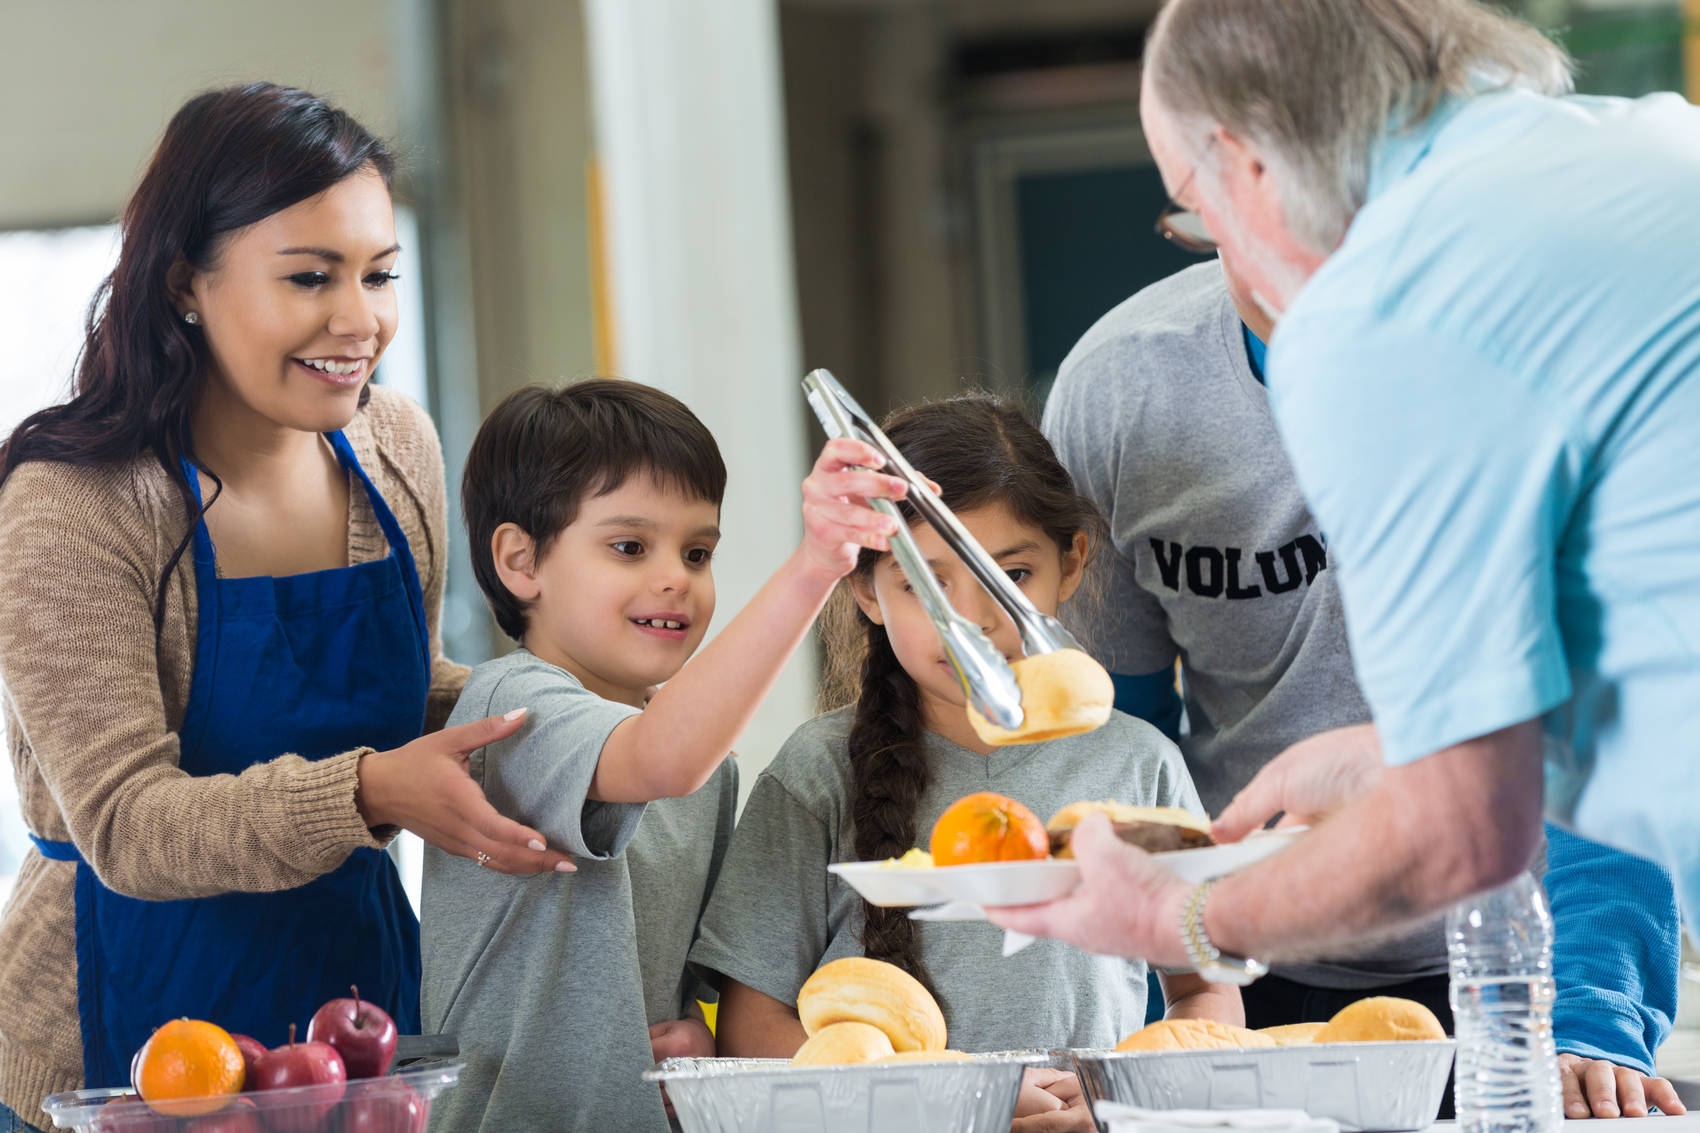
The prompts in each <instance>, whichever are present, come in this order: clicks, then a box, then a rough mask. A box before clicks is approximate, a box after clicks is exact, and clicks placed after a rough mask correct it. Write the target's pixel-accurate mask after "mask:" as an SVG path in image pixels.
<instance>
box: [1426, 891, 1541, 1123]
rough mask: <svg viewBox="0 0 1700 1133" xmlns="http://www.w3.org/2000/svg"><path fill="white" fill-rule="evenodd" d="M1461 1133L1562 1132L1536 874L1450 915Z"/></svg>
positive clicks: (1470, 900)
mask: <svg viewBox="0 0 1700 1133" xmlns="http://www.w3.org/2000/svg"><path fill="white" fill-rule="evenodd" d="M1446 935H1447V940H1448V941H1449V951H1450V953H1451V968H1452V985H1451V992H1450V995H1451V1001H1452V1015H1453V1023H1454V1027H1455V1029H1456V1031H1457V1035H1458V1068H1457V1094H1456V1098H1457V1108H1458V1127H1459V1130H1460V1133H1553V1131H1556V1130H1557V1129H1558V1128H1559V1126H1560V1125H1561V1124H1562V1122H1563V1119H1564V1111H1563V1108H1562V1097H1561V1093H1560V1089H1559V1084H1558V1053H1557V1051H1556V1050H1555V1049H1554V1047H1553V1037H1552V1001H1553V995H1554V987H1553V979H1552V915H1551V914H1550V913H1548V912H1547V898H1546V893H1545V892H1544V891H1543V890H1542V889H1541V887H1540V886H1539V885H1538V884H1536V882H1535V880H1534V878H1532V877H1530V876H1529V875H1528V874H1527V873H1525V874H1523V875H1522V876H1521V877H1519V878H1517V880H1515V881H1513V882H1511V883H1510V884H1508V885H1505V886H1503V887H1502V888H1499V889H1495V890H1492V891H1491V892H1488V893H1483V894H1480V895H1478V896H1476V897H1471V898H1467V899H1465V900H1464V901H1461V902H1459V903H1458V904H1457V905H1456V906H1454V907H1453V909H1452V910H1451V912H1449V913H1448V914H1447V916H1446Z"/></svg>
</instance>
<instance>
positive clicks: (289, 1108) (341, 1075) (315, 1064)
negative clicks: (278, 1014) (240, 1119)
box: [254, 1023, 348, 1133]
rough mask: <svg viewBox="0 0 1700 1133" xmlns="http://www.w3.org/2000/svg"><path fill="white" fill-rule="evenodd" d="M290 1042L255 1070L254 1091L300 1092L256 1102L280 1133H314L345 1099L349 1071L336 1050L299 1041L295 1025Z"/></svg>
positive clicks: (267, 1054)
mask: <svg viewBox="0 0 1700 1133" xmlns="http://www.w3.org/2000/svg"><path fill="white" fill-rule="evenodd" d="M289 1040H290V1041H289V1044H288V1045H287V1046H280V1047H277V1048H275V1049H272V1050H268V1051H266V1053H265V1056H264V1057H262V1058H261V1059H260V1061H259V1064H258V1065H257V1066H255V1067H254V1089H255V1091H256V1092H263V1091H266V1090H297V1091H298V1092H297V1093H295V1094H292V1095H288V1096H280V1097H275V1098H259V1099H256V1101H257V1102H258V1104H259V1107H260V1112H261V1114H262V1116H264V1117H265V1119H266V1125H267V1126H269V1127H270V1128H272V1129H274V1130H276V1131H277V1133H315V1131H316V1130H317V1129H318V1128H319V1126H320V1124H321V1123H322V1122H323V1121H324V1118H325V1114H327V1113H329V1112H330V1111H331V1109H332V1108H333V1107H334V1106H335V1105H336V1103H337V1102H339V1101H341V1100H342V1094H343V1090H344V1089H346V1084H347V1082H348V1070H347V1069H346V1068H345V1067H344V1066H343V1064H342V1055H340V1054H338V1053H337V1052H336V1048H335V1047H333V1046H330V1045H328V1044H326V1043H316V1042H304V1043H298V1042H296V1041H295V1024H294V1023H291V1024H290V1025H289ZM300 1087H315V1088H313V1089H300Z"/></svg>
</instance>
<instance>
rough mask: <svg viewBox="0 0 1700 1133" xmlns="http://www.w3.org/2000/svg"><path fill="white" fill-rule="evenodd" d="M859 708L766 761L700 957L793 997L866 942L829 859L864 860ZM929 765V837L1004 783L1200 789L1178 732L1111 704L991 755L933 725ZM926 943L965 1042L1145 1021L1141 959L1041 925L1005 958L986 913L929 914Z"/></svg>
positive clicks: (961, 1044) (1091, 1041)
mask: <svg viewBox="0 0 1700 1133" xmlns="http://www.w3.org/2000/svg"><path fill="white" fill-rule="evenodd" d="M850 723H851V710H850V709H840V710H839V711H837V712H831V713H828V714H826V715H824V716H820V717H817V718H816V719H814V720H811V721H810V722H809V723H807V724H804V725H803V726H802V727H801V728H799V729H797V731H796V732H795V733H793V734H792V736H791V738H790V739H789V740H787V741H786V743H785V746H784V747H783V748H782V749H780V752H779V755H778V756H777V757H776V758H775V759H774V761H773V763H772V764H771V765H769V767H768V768H767V770H765V771H763V772H762V773H761V776H760V777H759V778H758V779H757V780H756V784H755V788H754V789H753V790H752V792H751V794H750V799H749V802H748V803H746V804H745V807H744V814H743V818H742V819H741V820H740V821H739V823H738V829H737V831H736V833H735V834H734V835H733V837H732V847H731V849H730V850H729V851H728V852H727V855H726V865H725V867H724V868H723V869H722V870H721V872H720V880H719V882H718V884H717V885H716V886H715V890H714V896H713V897H712V898H711V899H710V901H709V905H708V911H707V912H706V913H704V914H703V920H702V927H701V931H700V932H699V934H698V937H697V943H696V946H695V947H694V948H693V949H692V950H691V959H692V960H693V961H694V962H695V963H697V964H699V965H701V966H702V967H704V968H710V969H713V970H715V971H718V972H722V973H724V974H725V975H727V976H729V977H731V978H732V979H735V980H737V981H739V982H740V983H743V984H745V985H747V986H749V987H752V988H754V989H755V990H757V991H760V992H762V993H764V994H766V995H770V996H772V997H773V998H775V999H777V1000H780V1001H781V1002H783V1003H787V1004H793V1005H794V1004H795V1003H796V1002H797V991H798V989H799V988H801V987H802V986H803V981H804V980H806V979H808V977H809V975H810V974H811V973H812V972H814V970H815V969H816V968H818V967H820V966H821V965H822V964H825V963H827V962H829V961H832V960H837V959H840V958H842V957H845V956H860V955H862V954H863V953H862V943H861V936H860V934H861V928H862V899H861V898H860V897H859V896H858V895H857V894H856V891H855V890H854V889H852V888H850V886H849V885H847V884H845V883H844V882H843V881H842V880H840V879H839V878H838V877H837V876H836V875H834V874H829V873H827V871H826V867H827V866H828V865H830V864H832V863H834V862H845V861H854V860H856V853H855V829H854V823H853V821H852V819H851V806H852V802H853V800H852V798H851V795H850V791H851V779H850V763H849V758H848V755H847V753H846V750H845V742H846V738H847V736H848V734H849V730H850ZM925 747H926V754H927V766H928V769H929V773H930V781H929V782H928V784H927V789H926V791H925V792H924V794H923V795H922V797H921V800H920V803H919V805H918V806H917V808H916V830H917V831H918V832H919V841H920V842H921V843H922V845H923V847H924V846H925V844H926V840H927V837H928V832H929V831H931V830H932V828H933V824H934V823H935V822H936V821H938V817H939V815H940V814H941V813H943V811H944V809H945V808H946V807H947V806H949V805H950V804H951V803H953V802H955V801H956V800H957V799H959V798H961V797H962V796H963V795H967V794H972V793H973V792H975V791H988V790H989V791H997V792H999V793H1000V794H1005V795H1009V796H1010V797H1012V798H1014V799H1016V800H1018V801H1019V802H1022V803H1025V804H1026V805H1027V806H1028V807H1030V808H1032V810H1033V811H1034V812H1035V813H1036V814H1037V815H1038V816H1039V817H1040V819H1041V820H1044V819H1048V818H1049V817H1050V816H1051V815H1052V814H1053V813H1055V812H1056V811H1058V810H1060V809H1062V808H1063V807H1064V806H1066V805H1068V804H1069V803H1071V802H1076V801H1078V800H1080V799H1102V798H1115V799H1119V800H1121V801H1122V802H1126V803H1135V804H1141V805H1152V806H1157V805H1161V806H1181V807H1185V808H1187V809H1188V810H1191V811H1193V812H1194V813H1198V812H1199V811H1200V807H1199V802H1198V795H1197V793H1196V792H1195V791H1194V790H1193V787H1192V782H1191V780H1190V779H1188V778H1187V773H1186V767H1185V765H1184V764H1183V763H1182V761H1181V757H1180V753H1179V752H1178V751H1177V750H1176V749H1175V746H1174V745H1173V744H1171V743H1170V742H1169V741H1168V740H1166V739H1164V738H1163V735H1162V733H1160V732H1158V731H1157V729H1156V728H1153V727H1152V726H1151V725H1149V724H1147V723H1145V722H1144V721H1142V720H1135V719H1134V718H1133V717H1131V716H1125V715H1123V714H1122V713H1119V712H1117V713H1114V714H1113V715H1112V716H1111V718H1110V722H1109V723H1107V724H1105V725H1104V726H1103V727H1102V728H1099V729H1098V730H1097V731H1094V732H1088V733H1086V734H1085V735H1081V736H1073V737H1070V738H1068V739H1062V740H1053V741H1051V742H1050V743H1045V744H1025V745H1020V746H1013V747H1007V748H1000V749H998V750H996V751H994V752H993V753H992V754H991V755H989V756H985V755H979V754H976V753H974V752H971V751H968V750H967V749H965V748H961V747H958V746H957V745H955V744H953V743H950V742H949V741H947V740H945V739H943V738H941V737H939V736H937V735H934V734H932V733H928V734H927V736H926V737H925ZM919 929H920V940H921V959H922V962H923V963H924V964H925V965H926V968H927V971H928V974H929V975H930V976H931V977H932V979H933V983H934V985H935V989H936V991H937V992H938V997H939V1006H940V1007H941V1008H943V1010H944V1017H945V1024H946V1026H947V1028H948V1030H949V1035H950V1045H951V1046H952V1047H954V1048H956V1049H958V1050H967V1051H995V1050H1013V1049H1025V1048H1034V1047H1037V1048H1061V1047H1102V1046H1110V1045H1113V1044H1115V1043H1116V1042H1119V1041H1120V1040H1121V1039H1122V1038H1124V1037H1126V1036H1127V1035H1128V1034H1131V1033H1132V1032H1134V1031H1136V1030H1138V1029H1139V1028H1140V1027H1141V1026H1143V1025H1144V1023H1145V964H1144V962H1143V961H1138V960H1134V961H1129V960H1123V959H1117V958H1114V957H1106V956H1092V955H1089V954H1087V953H1085V952H1082V951H1080V950H1079V949H1077V948H1074V947H1072V946H1070V945H1066V944H1060V943H1058V942H1057V941H1054V940H1040V941H1037V942H1035V943H1034V944H1032V945H1030V946H1028V947H1027V948H1026V949H1025V950H1023V951H1021V952H1018V953H1017V954H1016V955H1014V956H1013V957H1010V958H1009V959H1004V958H1003V956H1002V947H1003V931H1002V930H1001V929H998V928H994V927H993V926H992V925H990V924H986V923H984V922H932V923H925V924H921V925H920V926H919Z"/></svg>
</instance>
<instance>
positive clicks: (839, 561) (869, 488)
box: [803, 437, 908, 579]
mask: <svg viewBox="0 0 1700 1133" xmlns="http://www.w3.org/2000/svg"><path fill="white" fill-rule="evenodd" d="M884 466H885V457H883V456H881V455H880V452H879V450H878V449H876V448H874V447H873V446H872V445H870V444H866V443H864V442H862V441H853V440H850V439H848V438H845V437H836V438H834V439H832V440H830V441H827V442H826V445H825V447H823V448H822V449H821V453H820V459H818V460H816V461H815V467H814V471H812V472H810V473H809V478H808V479H807V480H804V481H803V551H804V554H805V555H806V556H807V558H808V562H809V564H810V565H811V566H813V567H815V568H816V569H818V570H819V571H821V572H822V573H824V574H828V575H830V576H831V577H832V578H834V579H838V578H842V577H844V576H845V575H847V574H849V573H850V571H851V570H853V569H854V568H855V566H856V556H857V555H858V554H860V553H861V550H862V548H863V547H869V548H872V549H873V550H876V551H884V550H886V549H888V548H889V547H890V545H891V544H890V543H889V541H888V536H890V535H892V534H893V533H894V532H896V530H897V521H896V520H893V519H891V518H889V517H887V516H883V515H881V514H879V513H878V512H876V511H874V510H873V509H872V508H871V507H869V506H868V504H867V501H868V500H871V499H887V500H900V499H902V498H903V496H904V494H905V492H906V491H907V490H908V485H907V484H905V483H904V482H903V481H902V480H899V479H898V478H897V477H895V476H884V475H881V474H880V473H878V472H872V471H869V469H874V468H883V467H884Z"/></svg>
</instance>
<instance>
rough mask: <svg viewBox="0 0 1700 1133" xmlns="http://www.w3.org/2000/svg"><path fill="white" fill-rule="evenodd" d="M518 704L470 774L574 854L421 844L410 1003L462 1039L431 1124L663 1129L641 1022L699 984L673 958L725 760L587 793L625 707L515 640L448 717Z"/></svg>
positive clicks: (687, 935) (705, 850) (686, 938)
mask: <svg viewBox="0 0 1700 1133" xmlns="http://www.w3.org/2000/svg"><path fill="white" fill-rule="evenodd" d="M521 707H523V708H527V709H529V714H528V716H527V719H526V722H525V726H524V727H523V728H521V729H520V730H519V732H517V733H516V734H515V735H513V736H512V737H510V738H509V739H507V740H503V741H502V742H500V743H495V744H491V745H490V746H489V747H486V748H483V749H481V750H480V751H478V752H475V753H474V754H473V756H472V761H471V773H472V777H473V778H474V779H475V780H477V781H478V783H479V784H480V785H481V786H482V787H483V788H484V794H485V797H486V798H488V799H489V801H490V803H491V805H492V806H494V807H495V808H496V809H497V810H498V811H500V812H501V813H503V814H505V815H507V816H509V817H510V818H513V819H515V820H516V821H519V822H523V823H525V824H527V825H529V826H532V827H534V828H536V829H537V830H539V831H540V832H542V834H543V836H544V838H545V839H547V840H548V842H549V844H550V845H551V846H553V847H556V848H559V849H561V850H564V851H566V852H567V853H569V854H571V855H572V856H573V859H574V861H575V863H576V864H577V865H578V867H579V868H578V872H577V873H567V874H561V873H555V874H547V875H539V876H508V875H506V874H500V873H494V872H492V871H490V870H488V869H484V868H482V867H480V866H478V865H477V864H476V863H474V862H472V861H469V860H467V859H466V858H461V857H456V856H453V855H450V854H446V853H443V852H442V851H440V850H437V849H436V848H434V847H429V846H428V847H426V850H425V880H424V891H423V896H422V900H421V909H420V929H421V937H422V939H421V950H422V953H423V960H424V978H423V982H422V986H421V989H420V1014H421V1016H422V1018H423V1021H424V1026H425V1029H426V1031H427V1032H433V1031H436V1032H443V1033H448V1034H453V1035H456V1036H458V1038H459V1040H460V1050H461V1057H462V1059H463V1060H464V1061H465V1063H466V1068H465V1070H463V1071H462V1072H461V1076H460V1084H459V1085H457V1086H456V1087H455V1088H454V1089H452V1090H449V1091H447V1092H446V1093H444V1094H443V1096H442V1097H440V1098H438V1099H437V1101H436V1102H435V1103H434V1104H433V1106H432V1112H431V1128H432V1130H433V1131H435V1133H471V1131H473V1130H495V1129H504V1130H505V1129H551V1130H585V1131H587V1133H588V1131H591V1130H604V1129H619V1130H622V1131H624V1130H634V1131H642V1130H653V1131H655V1133H664V1131H666V1130H667V1129H668V1128H669V1122H668V1120H667V1116H666V1113H665V1111H664V1110H663V1109H662V1105H661V1096H660V1092H659V1091H658V1090H657V1089H656V1087H655V1086H653V1085H651V1084H649V1083H646V1082H644V1081H643V1079H642V1074H643V1072H644V1071H645V1070H647V1069H649V1067H650V1066H651V1065H653V1063H654V1059H653V1058H652V1057H651V1051H650V1045H649V1027H650V1025H652V1024H654V1023H660V1022H664V1021H666V1020H669V1019H677V1018H680V1017H681V1016H682V1015H683V1014H684V1012H685V1009H686V1006H687V1004H688V1003H689V1002H690V1000H691V999H694V998H697V997H698V996H699V995H701V996H703V997H705V998H713V995H712V993H711V992H708V989H707V987H706V986H705V985H704V983H703V981H702V980H700V979H699V978H698V977H697V976H696V975H694V974H693V973H692V972H691V971H690V970H689V969H688V967H687V962H686V961H687V956H688V954H689V951H690V946H691V941H692V940H693V938H694V937H695V935H696V926H697V921H698V919H699V917H700V916H701V913H702V909H703V906H704V904H705V903H706V901H707V898H708V893H709V891H710V889H711V888H712V887H713V885H714V878H715V875H716V873H717V871H718V869H719V865H720V861H721V859H722V858H723V857H724V856H725V851H726V847H727V844H728V842H729V841H730V838H731V831H732V820H733V812H734V808H735V806H736V803H737V797H738V788H737V782H738V780H737V771H736V768H735V766H734V764H733V762H732V761H731V760H727V761H726V762H724V763H723V764H721V766H720V768H719V769H718V770H717V771H716V772H715V773H714V776H713V777H712V778H711V779H710V780H709V781H708V783H707V784H705V785H704V786H703V787H702V788H701V789H700V790H698V791H697V792H696V793H695V794H692V795H689V796H687V797H685V798H682V799H661V800H658V801H656V802H653V803H650V804H648V805H647V806H644V805H641V804H626V803H602V802H592V801H590V800H588V799H587V798H586V797H585V796H586V794H587V793H588V792H589V790H590V781H591V776H592V774H593V773H594V772H595V769H596V761H597V758H598V757H599V756H600V755H601V752H602V745H603V744H604V743H605V742H606V741H607V739H608V735H609V733H610V732H612V731H613V730H614V728H615V727H616V726H617V725H618V724H619V723H620V722H621V721H622V720H625V719H626V718H627V717H629V716H632V715H635V714H636V713H637V712H638V709H636V708H632V707H630V706H628V705H624V704H617V703H615V702H613V701H609V700H604V699H603V698H602V697H599V696H597V695H595V694H594V693H592V692H589V691H588V690H586V689H585V688H584V686H583V685H581V684H580V683H579V682H578V681H577V680H576V679H575V678H574V677H573V676H572V675H571V674H570V673H568V672H566V671H565V670H563V669H559V668H556V667H555V666H553V665H550V664H548V663H547V662H545V661H542V660H540V659H538V658H537V657H536V656H534V655H533V654H531V653H529V652H527V651H526V650H524V649H520V650H516V651H515V652H513V653H510V654H509V655H507V656H506V657H501V658H498V659H497V660H494V661H490V662H487V663H485V664H483V665H480V666H478V667H477V668H476V669H474V670H473V671H472V675H471V677H470V678H468V680H467V682H466V689H465V691H464V692H462V693H461V697H460V702H459V704H458V705H457V706H456V707H455V711H454V715H453V716H452V717H450V720H449V723H450V724H451V725H452V724H458V723H465V722H468V721H472V720H478V719H481V718H483V717H485V716H492V715H500V714H502V713H505V712H508V711H511V710H512V709H515V708H521Z"/></svg>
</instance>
